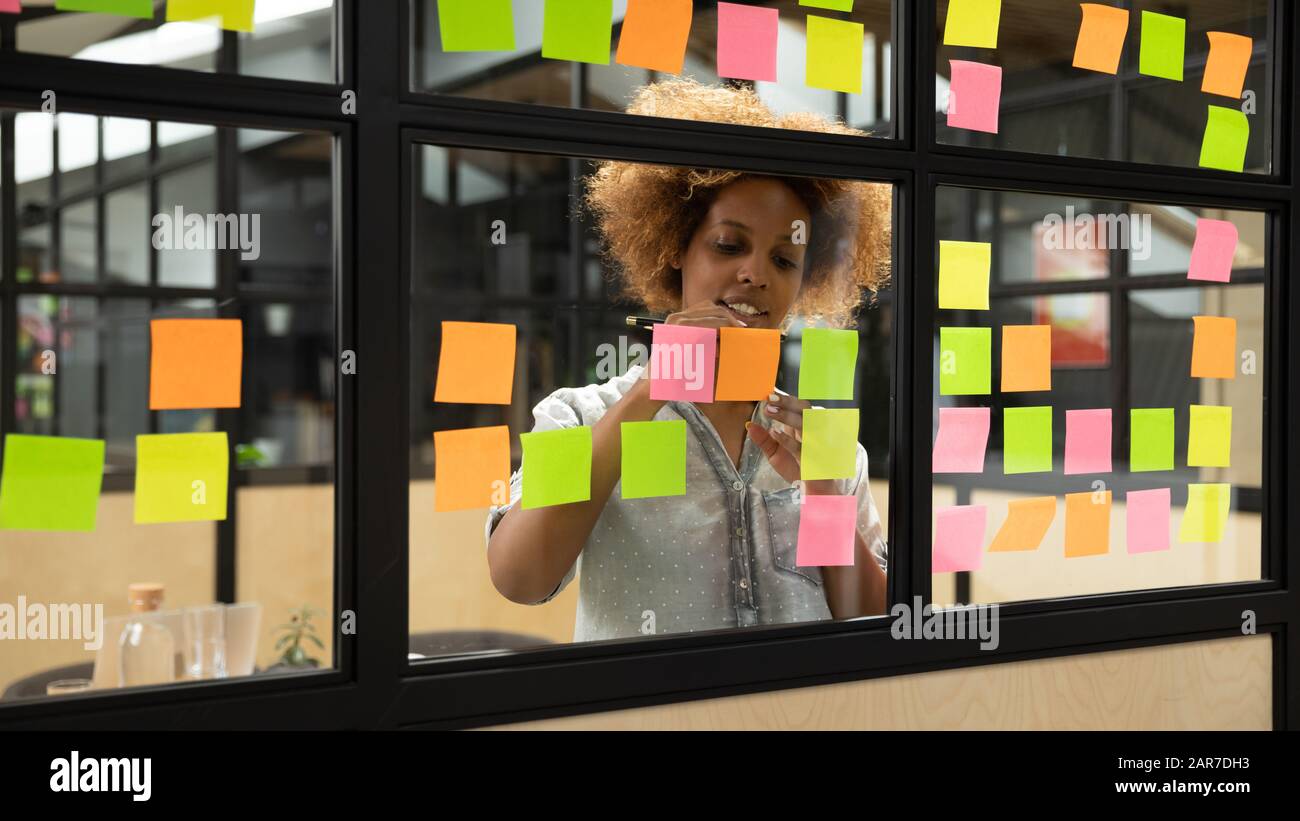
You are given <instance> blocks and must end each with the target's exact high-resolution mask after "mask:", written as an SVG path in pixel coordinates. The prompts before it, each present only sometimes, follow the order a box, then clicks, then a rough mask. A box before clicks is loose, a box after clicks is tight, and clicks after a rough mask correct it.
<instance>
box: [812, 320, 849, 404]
mask: <svg viewBox="0 0 1300 821" xmlns="http://www.w3.org/2000/svg"><path fill="white" fill-rule="evenodd" d="M799 357H800V358H799V398H800V399H852V398H853V377H854V376H855V375H856V374H857V371H858V332H857V331H845V330H840V329H838V328H805V329H804V331H803V344H802V346H801V352H800V355H799Z"/></svg>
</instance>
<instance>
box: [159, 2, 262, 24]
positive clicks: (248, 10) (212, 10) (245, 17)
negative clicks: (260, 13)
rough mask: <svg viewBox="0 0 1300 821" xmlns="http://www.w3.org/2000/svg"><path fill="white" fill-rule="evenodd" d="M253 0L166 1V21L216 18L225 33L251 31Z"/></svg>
mask: <svg viewBox="0 0 1300 821" xmlns="http://www.w3.org/2000/svg"><path fill="white" fill-rule="evenodd" d="M253 3H254V0H167V20H168V22H177V21H185V20H207V19H208V18H216V19H217V21H218V25H220V26H221V27H222V28H223V29H226V30H227V31H248V32H251V31H252V30H253Z"/></svg>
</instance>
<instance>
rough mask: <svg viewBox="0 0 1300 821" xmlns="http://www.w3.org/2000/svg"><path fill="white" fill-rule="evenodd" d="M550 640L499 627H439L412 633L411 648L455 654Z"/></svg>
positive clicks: (426, 652) (434, 653)
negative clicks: (458, 628) (474, 628)
mask: <svg viewBox="0 0 1300 821" xmlns="http://www.w3.org/2000/svg"><path fill="white" fill-rule="evenodd" d="M550 643H551V640H550V639H546V638H542V637H541V636H529V635H526V634H524V633H506V632H504V631H500V630H439V631H434V632H429V633H413V634H412V635H411V646H410V652H412V653H419V654H420V655H422V656H454V655H459V654H461V653H482V652H484V651H487V650H528V649H531V648H533V647H541V646H543V645H547V644H550Z"/></svg>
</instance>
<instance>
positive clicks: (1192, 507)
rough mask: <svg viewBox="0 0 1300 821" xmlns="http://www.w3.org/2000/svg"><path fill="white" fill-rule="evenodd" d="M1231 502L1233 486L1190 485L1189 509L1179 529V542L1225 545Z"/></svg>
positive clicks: (1188, 492) (1188, 489)
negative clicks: (1222, 543)
mask: <svg viewBox="0 0 1300 821" xmlns="http://www.w3.org/2000/svg"><path fill="white" fill-rule="evenodd" d="M1231 502H1232V486H1231V485H1227V484H1207V485H1200V484H1192V485H1188V486H1187V508H1186V509H1185V510H1184V511H1183V521H1182V523H1181V524H1180V525H1179V526H1178V541H1180V542H1218V541H1222V540H1223V531H1224V528H1225V527H1226V526H1227V524H1228V512H1229V509H1230V507H1231Z"/></svg>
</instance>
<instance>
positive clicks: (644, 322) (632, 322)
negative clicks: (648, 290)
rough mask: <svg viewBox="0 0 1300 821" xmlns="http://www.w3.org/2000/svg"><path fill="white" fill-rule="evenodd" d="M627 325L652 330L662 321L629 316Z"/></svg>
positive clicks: (652, 317)
mask: <svg viewBox="0 0 1300 821" xmlns="http://www.w3.org/2000/svg"><path fill="white" fill-rule="evenodd" d="M626 322H627V324H628V325H629V326H630V327H633V328H653V327H654V326H656V325H662V324H663V322H664V321H663V320H662V319H659V318H658V317H654V316H629V317H628V318H627V319H626ZM785 337H786V333H785V331H782V332H781V338H782V339H785Z"/></svg>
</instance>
